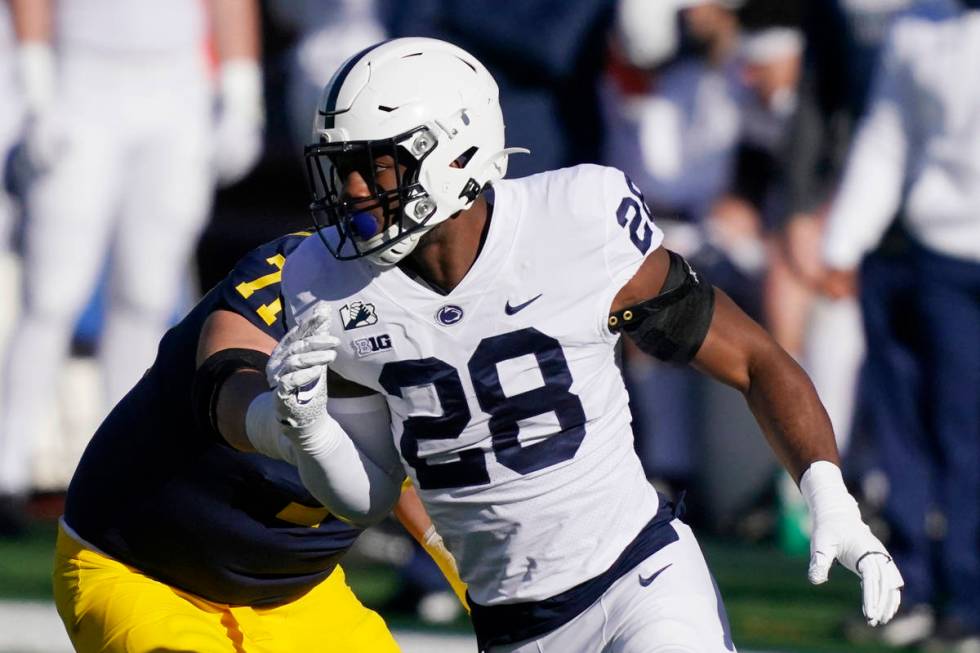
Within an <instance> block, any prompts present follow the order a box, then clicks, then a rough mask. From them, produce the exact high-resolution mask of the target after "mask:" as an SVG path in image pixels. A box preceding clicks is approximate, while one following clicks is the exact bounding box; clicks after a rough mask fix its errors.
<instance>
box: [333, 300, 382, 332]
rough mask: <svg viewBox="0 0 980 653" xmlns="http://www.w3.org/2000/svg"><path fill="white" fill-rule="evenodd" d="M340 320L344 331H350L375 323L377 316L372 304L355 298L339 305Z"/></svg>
mask: <svg viewBox="0 0 980 653" xmlns="http://www.w3.org/2000/svg"><path fill="white" fill-rule="evenodd" d="M340 321H341V323H342V324H343V325H344V331H350V330H351V329H359V328H361V327H366V326H371V325H372V324H377V323H378V316H377V314H376V313H375V312H374V304H365V303H364V302H362V301H361V300H359V299H356V300H354V301H352V302H351V303H350V304H344V305H343V306H341V307H340Z"/></svg>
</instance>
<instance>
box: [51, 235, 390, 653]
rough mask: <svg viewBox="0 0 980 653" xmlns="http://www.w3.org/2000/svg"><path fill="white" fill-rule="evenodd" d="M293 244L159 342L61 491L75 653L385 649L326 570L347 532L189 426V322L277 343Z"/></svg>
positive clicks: (192, 364)
mask: <svg viewBox="0 0 980 653" xmlns="http://www.w3.org/2000/svg"><path fill="white" fill-rule="evenodd" d="M305 236H306V235H305V234H295V235H290V236H285V237H283V238H280V239H278V240H275V241H272V242H270V243H267V244H265V245H263V246H261V247H259V248H257V249H256V250H254V251H253V252H251V253H250V254H248V255H247V256H246V257H245V258H243V259H242V260H241V261H240V262H239V263H238V264H237V265H236V267H235V269H234V270H233V271H232V272H231V273H230V274H229V275H228V277H227V278H225V279H224V280H223V281H222V282H221V283H220V284H219V285H218V286H217V287H215V288H214V289H213V290H212V291H211V292H210V293H208V295H207V296H206V297H205V298H204V299H203V300H201V302H200V303H199V304H198V305H197V306H196V307H195V308H194V309H193V310H192V311H191V313H190V314H189V315H188V316H187V317H186V318H184V320H183V321H182V322H180V324H178V325H177V326H175V327H174V328H172V329H171V330H170V331H169V332H167V334H166V335H165V336H164V338H163V340H162V341H161V343H160V348H159V351H158V353H157V358H156V361H155V362H154V364H153V366H152V367H151V368H150V369H149V370H148V371H147V372H146V374H145V375H144V376H143V378H142V379H141V380H140V381H139V383H137V384H136V386H135V387H134V388H133V389H132V390H131V391H130V392H129V394H127V395H126V396H125V397H124V398H123V400H122V401H120V403H119V404H118V405H117V406H116V407H115V408H114V409H113V411H112V412H111V413H110V414H109V416H108V417H107V418H106V420H105V421H104V422H103V423H102V425H101V426H100V428H99V429H98V431H97V432H96V434H95V436H94V437H93V439H92V442H91V443H90V444H89V446H88V448H87V450H86V451H85V455H84V456H83V458H82V461H81V463H80V465H79V467H78V469H77V471H76V472H75V476H74V478H73V479H72V482H71V485H70V487H69V489H68V497H67V502H66V507H65V516H64V519H63V522H62V525H61V529H60V532H59V536H58V546H57V553H56V561H55V571H54V588H55V599H56V603H57V607H58V611H59V614H60V615H61V617H62V619H63V621H64V623H65V627H66V629H67V631H68V633H69V636H70V637H71V639H72V643H73V644H74V645H75V647H76V649H77V650H79V651H113V652H115V651H120V652H121V651H126V652H136V651H152V650H192V651H206V652H212V651H214V652H218V651H229V652H231V651H241V650H247V651H250V652H251V651H268V652H270V653H271V652H273V651H296V650H316V651H345V652H348V651H371V652H374V651H397V650H398V648H397V645H396V644H395V643H394V640H393V639H392V637H391V635H390V633H389V632H388V630H387V628H386V627H385V625H384V622H383V621H382V620H381V618H380V617H379V616H378V615H377V614H375V613H374V612H372V611H370V610H368V609H366V608H365V607H364V606H362V605H361V604H360V602H359V601H358V600H357V599H356V597H355V596H354V595H353V593H352V592H351V590H350V588H349V587H348V586H347V585H346V583H345V582H344V576H343V572H342V570H341V569H340V567H338V566H337V562H338V560H339V559H340V557H341V556H342V555H343V554H344V553H345V552H346V551H347V550H348V549H349V548H350V546H351V544H353V542H354V540H355V539H356V538H357V536H358V534H359V533H360V530H359V529H356V528H354V527H352V526H350V525H348V524H346V523H344V522H342V521H340V520H338V519H336V518H335V517H333V516H331V515H329V514H328V513H327V511H326V509H324V508H323V507H321V506H320V505H319V503H318V502H317V501H316V500H315V499H314V498H313V497H312V496H311V495H310V494H309V493H308V492H307V491H306V489H305V488H304V487H303V485H302V483H301V482H300V479H299V475H298V473H297V471H296V469H295V468H294V467H292V466H291V465H289V464H287V463H285V462H281V461H277V460H273V459H271V458H267V457H265V456H262V455H260V454H255V453H243V452H240V451H237V450H235V449H233V448H232V447H230V446H228V445H227V444H225V443H224V442H221V441H218V440H217V439H216V438H215V437H214V436H213V435H212V434H210V433H209V432H208V431H207V430H206V429H203V428H200V427H198V426H197V423H196V421H195V416H194V412H193V402H192V397H191V386H192V381H193V378H194V373H195V370H196V350H197V345H198V338H199V335H200V332H201V328H202V326H203V325H204V323H205V321H206V320H207V318H208V316H209V315H210V314H211V313H213V312H214V311H216V310H228V311H234V312H235V313H238V314H240V315H242V316H244V317H245V318H247V319H248V320H249V321H250V322H251V323H252V324H254V325H255V326H256V327H257V328H259V329H261V330H262V331H263V332H265V333H267V334H268V335H270V336H272V337H273V338H276V339H279V338H281V337H282V336H283V335H284V333H285V331H284V327H283V320H282V308H281V300H280V296H279V281H280V275H281V269H282V266H283V264H284V262H285V257H286V256H288V255H289V253H290V252H291V251H292V250H293V249H294V248H295V247H297V246H298V245H299V243H300V242H302V241H303V239H304V238H305Z"/></svg>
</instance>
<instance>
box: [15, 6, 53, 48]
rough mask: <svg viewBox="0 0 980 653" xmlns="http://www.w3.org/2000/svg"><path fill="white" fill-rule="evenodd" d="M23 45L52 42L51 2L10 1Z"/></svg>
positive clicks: (18, 34) (18, 37)
mask: <svg viewBox="0 0 980 653" xmlns="http://www.w3.org/2000/svg"><path fill="white" fill-rule="evenodd" d="M9 2H10V8H11V10H12V13H13V18H14V31H15V32H16V34H17V40H18V41H20V42H21V43H30V42H39V41H40V42H50V41H51V0H9Z"/></svg>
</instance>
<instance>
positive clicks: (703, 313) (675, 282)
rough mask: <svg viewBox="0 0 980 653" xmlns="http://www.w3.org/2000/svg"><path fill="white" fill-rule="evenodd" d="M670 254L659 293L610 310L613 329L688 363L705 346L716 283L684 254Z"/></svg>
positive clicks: (657, 353) (659, 355)
mask: <svg viewBox="0 0 980 653" xmlns="http://www.w3.org/2000/svg"><path fill="white" fill-rule="evenodd" d="M667 253H668V254H670V267H669V268H668V270H667V279H666V280H665V281H664V289H663V290H662V291H661V292H660V294H659V295H657V296H656V297H654V298H652V299H648V300H647V301H645V302H640V303H639V304H637V305H636V306H630V307H629V308H624V309H623V310H621V311H616V312H615V313H610V314H609V330H610V331H612V332H613V333H616V332H618V331H625V332H626V335H628V336H629V337H630V339H631V340H632V341H633V342H635V343H636V346H637V347H639V348H640V349H641V350H642V351H644V352H646V353H648V354H650V355H651V356H654V357H656V358H659V359H660V360H662V361H667V362H669V363H687V362H689V361H690V360H691V359H692V358H694V356H695V354H697V353H698V349H700V348H701V343H702V342H704V338H705V336H707V335H708V327H709V326H711V316H712V315H713V314H714V310H715V290H714V287H713V286H712V285H711V284H710V283H708V282H707V281H704V280H703V279H702V278H701V277H700V275H698V273H697V272H695V271H694V269H693V268H691V265H690V263H688V262H687V261H685V260H684V257H683V256H681V255H680V254H677V253H675V252H671V251H669V250H668V251H667Z"/></svg>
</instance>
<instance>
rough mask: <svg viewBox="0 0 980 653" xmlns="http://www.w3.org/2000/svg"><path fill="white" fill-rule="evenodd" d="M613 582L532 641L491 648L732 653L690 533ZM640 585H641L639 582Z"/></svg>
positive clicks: (551, 652)
mask: <svg viewBox="0 0 980 653" xmlns="http://www.w3.org/2000/svg"><path fill="white" fill-rule="evenodd" d="M671 526H673V527H674V529H675V530H676V531H677V534H678V536H679V537H680V539H678V540H677V541H676V542H673V543H671V544H668V545H667V546H665V547H664V548H662V549H661V550H660V551H657V552H656V553H654V554H653V555H652V556H650V557H649V558H647V559H646V560H644V561H643V562H642V563H641V564H640V565H639V566H637V567H636V568H634V569H633V570H632V571H630V572H629V573H627V574H626V575H625V576H623V577H622V578H620V579H619V580H617V581H616V582H615V583H614V584H613V585H612V587H610V588H609V589H608V590H606V593H605V594H603V595H602V596H601V597H600V598H599V600H598V601H596V602H595V603H594V604H592V606H591V607H589V608H588V609H587V610H586V611H585V612H583V613H582V614H580V615H579V616H577V617H576V618H575V619H573V620H572V621H570V622H568V623H567V624H565V625H564V626H562V627H561V628H558V629H557V630H553V631H552V632H550V633H548V634H547V635H544V636H542V637H540V638H538V639H533V640H528V641H524V642H520V643H518V644H515V645H511V646H494V647H492V648H491V649H490V650H491V652H492V653H733V652H734V651H735V647H734V645H733V644H732V639H731V633H730V632H729V629H728V617H727V615H726V614H725V607H724V605H723V604H722V601H721V596H720V595H719V594H718V589H717V587H716V586H715V583H714V579H713V578H712V577H711V573H710V572H709V571H708V566H707V564H706V563H705V561H704V556H703V555H701V548H700V547H699V546H698V543H697V540H696V539H695V537H694V533H692V532H691V529H690V527H688V525H687V524H685V523H683V522H681V521H678V520H676V519H675V520H674V521H672V522H671ZM641 580H642V581H643V582H646V583H648V584H647V585H644V584H643V583H642V582H641Z"/></svg>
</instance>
